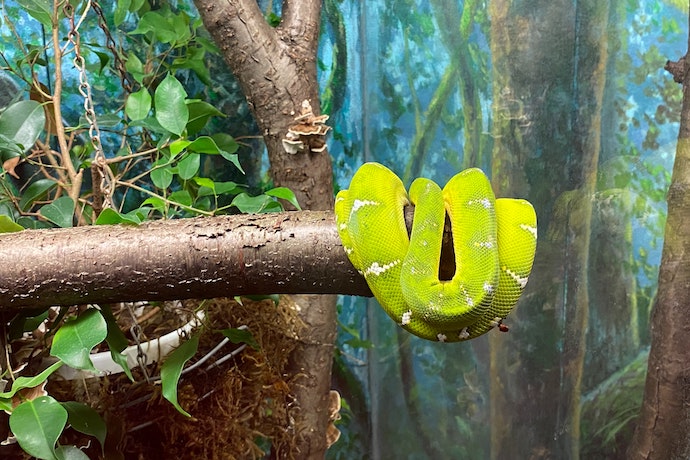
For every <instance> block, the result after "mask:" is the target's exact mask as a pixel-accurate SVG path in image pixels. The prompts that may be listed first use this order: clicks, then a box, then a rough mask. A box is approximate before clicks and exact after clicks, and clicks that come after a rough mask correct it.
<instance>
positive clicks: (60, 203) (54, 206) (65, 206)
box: [38, 196, 74, 228]
mask: <svg viewBox="0 0 690 460" xmlns="http://www.w3.org/2000/svg"><path fill="white" fill-rule="evenodd" d="M38 212H39V214H41V215H42V216H43V217H45V218H46V219H48V220H49V221H51V222H52V223H54V224H55V225H57V226H58V227H61V228H68V227H71V226H72V217H73V215H74V201H72V198H70V197H68V196H61V197H60V198H58V199H57V200H55V201H53V202H52V203H48V204H46V205H44V206H43V207H42V208H41V209H40V210H39V211H38Z"/></svg>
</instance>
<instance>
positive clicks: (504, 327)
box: [498, 323, 510, 332]
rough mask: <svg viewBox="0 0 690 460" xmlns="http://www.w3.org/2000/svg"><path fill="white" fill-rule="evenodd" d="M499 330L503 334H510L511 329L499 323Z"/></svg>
mask: <svg viewBox="0 0 690 460" xmlns="http://www.w3.org/2000/svg"><path fill="white" fill-rule="evenodd" d="M498 330H499V331H501V332H508V331H509V330H510V328H509V327H508V326H506V325H505V324H503V323H499V325H498Z"/></svg>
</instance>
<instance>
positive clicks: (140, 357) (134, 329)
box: [125, 302, 151, 383]
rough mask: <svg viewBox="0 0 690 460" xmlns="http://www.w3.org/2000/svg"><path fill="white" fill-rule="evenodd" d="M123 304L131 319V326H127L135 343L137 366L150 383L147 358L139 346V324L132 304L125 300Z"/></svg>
mask: <svg viewBox="0 0 690 460" xmlns="http://www.w3.org/2000/svg"><path fill="white" fill-rule="evenodd" d="M125 305H126V306H127V311H128V312H129V315H130V316H131V317H132V321H133V324H132V326H131V327H130V328H129V333H130V334H131V335H132V338H133V339H134V343H136V345H137V364H139V368H140V369H141V372H143V374H144V378H145V379H146V381H147V382H149V383H150V382H151V376H150V375H149V371H148V369H147V367H146V366H147V364H148V359H147V356H146V353H144V349H143V348H142V346H141V336H142V330H141V325H140V324H139V322H138V321H137V315H136V314H135V313H134V308H133V307H134V304H133V303H132V302H125Z"/></svg>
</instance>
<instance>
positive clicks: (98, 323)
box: [50, 308, 108, 371]
mask: <svg viewBox="0 0 690 460" xmlns="http://www.w3.org/2000/svg"><path fill="white" fill-rule="evenodd" d="M107 333H108V328H107V325H106V323H105V319H103V315H101V312H100V311H98V310H97V309H95V308H89V309H88V310H86V311H85V312H84V313H82V314H81V315H79V317H78V318H76V319H71V320H68V321H66V322H65V324H63V325H62V326H60V328H59V329H58V330H57V332H56V333H55V337H54V338H53V345H52V346H51V347H50V354H51V355H53V356H55V357H57V358H60V359H61V360H62V361H64V363H65V364H67V365H68V366H70V367H73V368H75V369H85V370H90V371H96V368H95V367H93V363H92V362H91V358H90V357H89V353H90V352H91V349H92V348H93V347H95V346H96V345H98V344H99V343H101V342H102V341H103V340H104V339H105V337H106V335H107Z"/></svg>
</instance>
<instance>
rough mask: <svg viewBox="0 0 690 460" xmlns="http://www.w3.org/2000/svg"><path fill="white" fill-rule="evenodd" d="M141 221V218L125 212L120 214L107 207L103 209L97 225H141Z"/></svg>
mask: <svg viewBox="0 0 690 460" xmlns="http://www.w3.org/2000/svg"><path fill="white" fill-rule="evenodd" d="M140 223H141V221H140V220H137V219H135V218H132V217H129V216H127V215H124V214H120V213H119V212H117V211H115V210H114V209H111V208H105V209H104V210H103V211H101V213H100V214H99V215H98V218H97V219H96V222H95V224H96V225H115V224H128V225H139V224H140Z"/></svg>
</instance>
